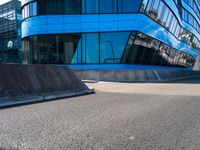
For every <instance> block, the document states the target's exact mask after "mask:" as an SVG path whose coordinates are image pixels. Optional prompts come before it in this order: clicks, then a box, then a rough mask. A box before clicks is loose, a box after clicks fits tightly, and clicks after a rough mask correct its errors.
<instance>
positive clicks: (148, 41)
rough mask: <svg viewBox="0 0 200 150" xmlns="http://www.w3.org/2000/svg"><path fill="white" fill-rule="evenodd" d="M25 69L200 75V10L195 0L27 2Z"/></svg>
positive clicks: (24, 39)
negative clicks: (176, 71)
mask: <svg viewBox="0 0 200 150" xmlns="http://www.w3.org/2000/svg"><path fill="white" fill-rule="evenodd" d="M22 16H23V21H22V38H23V42H22V43H23V44H22V45H23V50H24V63H29V64H62V65H69V66H71V67H72V68H79V69H80V68H90V69H100V68H101V69H102V68H106V69H119V68H126V69H127V68H128V69H130V68H134V67H137V68H138V67H139V68H140V66H141V68H144V66H145V68H152V67H154V66H155V67H163V68H165V67H167V68H177V69H198V68H199V59H198V58H199V49H200V41H199V39H200V4H199V3H198V2H197V1H190V0H137V1H133V0H73V1H72V0H62V1H56V0H24V1H23V2H22Z"/></svg>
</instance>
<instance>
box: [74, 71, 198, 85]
mask: <svg viewBox="0 0 200 150" xmlns="http://www.w3.org/2000/svg"><path fill="white" fill-rule="evenodd" d="M75 73H76V75H77V76H78V77H79V78H80V79H82V80H85V81H95V82H99V81H106V82H162V81H163V82H164V81H172V80H181V79H187V78H193V77H200V72H199V71H192V70H177V71H176V70H77V69H76V70H75Z"/></svg>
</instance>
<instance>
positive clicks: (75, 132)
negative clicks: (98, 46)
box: [0, 78, 200, 150]
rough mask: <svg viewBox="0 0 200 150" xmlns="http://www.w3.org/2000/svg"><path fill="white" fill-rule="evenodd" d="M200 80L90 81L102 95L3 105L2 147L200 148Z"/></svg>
mask: <svg viewBox="0 0 200 150" xmlns="http://www.w3.org/2000/svg"><path fill="white" fill-rule="evenodd" d="M199 82H200V79H199V78H195V79H189V80H182V81H177V82H175V81H174V82H173V83H131V84H128V83H105V82H104V83H90V84H88V85H89V86H90V87H94V88H95V89H96V94H93V95H87V96H82V97H75V98H69V99H63V100H57V101H51V102H46V103H38V104H33V105H25V106H21V107H14V108H9V109H2V110H0V149H2V150H15V149H19V150H29V149H30V150H31V149H33V150H63V149H66V150H124V149H126V150H134V149H135V150H140V149H142V150H143V149H144V150H146V149H147V150H174V149H178V150H179V149H185V150H199V149H200V92H199V90H200V84H199Z"/></svg>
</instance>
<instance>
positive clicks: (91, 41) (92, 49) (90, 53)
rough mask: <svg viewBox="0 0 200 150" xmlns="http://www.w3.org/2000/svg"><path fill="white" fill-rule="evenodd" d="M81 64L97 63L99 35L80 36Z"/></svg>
mask: <svg viewBox="0 0 200 150" xmlns="http://www.w3.org/2000/svg"><path fill="white" fill-rule="evenodd" d="M82 61H83V62H82V63H85V64H97V63H99V35H98V33H91V34H83V35H82Z"/></svg>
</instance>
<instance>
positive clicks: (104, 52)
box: [100, 32, 129, 63]
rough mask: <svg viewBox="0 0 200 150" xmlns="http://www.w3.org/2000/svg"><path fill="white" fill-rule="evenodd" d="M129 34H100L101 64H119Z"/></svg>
mask: <svg viewBox="0 0 200 150" xmlns="http://www.w3.org/2000/svg"><path fill="white" fill-rule="evenodd" d="M128 36H129V32H119V33H101V34H100V58H101V61H100V62H101V63H120V60H121V57H122V54H123V52H124V48H125V46H126V43H127V40H128Z"/></svg>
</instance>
